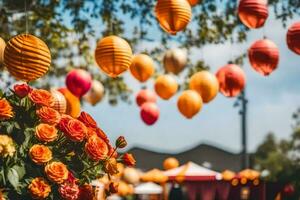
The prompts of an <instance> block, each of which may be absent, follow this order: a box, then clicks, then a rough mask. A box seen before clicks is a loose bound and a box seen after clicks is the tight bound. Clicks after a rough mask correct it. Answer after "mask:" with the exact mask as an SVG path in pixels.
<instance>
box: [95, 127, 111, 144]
mask: <svg viewBox="0 0 300 200" xmlns="http://www.w3.org/2000/svg"><path fill="white" fill-rule="evenodd" d="M95 131H96V134H97V135H98V137H100V138H101V139H102V140H104V141H105V142H106V143H109V139H108V137H107V135H106V134H105V133H104V131H103V130H102V129H101V128H96V129H95Z"/></svg>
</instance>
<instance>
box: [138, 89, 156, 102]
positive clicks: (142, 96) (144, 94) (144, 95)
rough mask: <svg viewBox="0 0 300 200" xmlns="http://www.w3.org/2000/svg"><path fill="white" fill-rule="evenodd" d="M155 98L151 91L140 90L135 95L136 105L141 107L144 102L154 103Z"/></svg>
mask: <svg viewBox="0 0 300 200" xmlns="http://www.w3.org/2000/svg"><path fill="white" fill-rule="evenodd" d="M156 100H157V97H156V94H155V93H154V92H153V91H152V90H147V89H144V90H140V91H139V93H138V94H137V95H136V103H137V105H138V106H141V105H143V104H144V103H145V102H152V103H156Z"/></svg>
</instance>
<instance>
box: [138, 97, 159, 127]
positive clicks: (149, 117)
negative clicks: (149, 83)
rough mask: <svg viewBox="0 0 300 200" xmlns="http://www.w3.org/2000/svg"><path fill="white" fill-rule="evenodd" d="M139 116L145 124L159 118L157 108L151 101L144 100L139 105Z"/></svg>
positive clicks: (152, 122) (149, 123) (151, 123)
mask: <svg viewBox="0 0 300 200" xmlns="http://www.w3.org/2000/svg"><path fill="white" fill-rule="evenodd" d="M141 118H142V120H143V121H144V122H145V124H147V125H149V126H151V125H153V124H154V123H155V122H156V121H157V120H158V118H159V109H158V107H157V105H156V104H155V103H153V102H146V103H144V104H143V105H142V106H141Z"/></svg>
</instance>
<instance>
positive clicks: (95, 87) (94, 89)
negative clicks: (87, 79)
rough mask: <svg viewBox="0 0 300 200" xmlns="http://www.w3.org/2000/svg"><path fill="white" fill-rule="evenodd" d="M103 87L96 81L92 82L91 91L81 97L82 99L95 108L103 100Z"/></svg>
mask: <svg viewBox="0 0 300 200" xmlns="http://www.w3.org/2000/svg"><path fill="white" fill-rule="evenodd" d="M103 96H104V86H103V85H102V83H101V82H99V81H97V80H93V81H92V86H91V89H90V90H89V91H88V92H87V93H86V94H85V95H84V96H83V99H84V100H85V101H87V102H89V103H90V104H91V105H93V106H95V105H96V104H97V103H98V102H100V101H101V100H102V99H103Z"/></svg>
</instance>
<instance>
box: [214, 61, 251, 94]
mask: <svg viewBox="0 0 300 200" xmlns="http://www.w3.org/2000/svg"><path fill="white" fill-rule="evenodd" d="M216 76H217V79H218V81H219V86H220V92H221V93H222V94H223V95H224V96H226V97H235V96H237V95H238V94H240V92H241V91H242V90H243V89H244V87H245V84H246V75H245V73H244V71H243V70H242V69H241V68H240V67H239V66H237V65H234V64H228V65H225V66H223V67H221V68H220V69H219V70H218V72H217V74H216Z"/></svg>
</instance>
